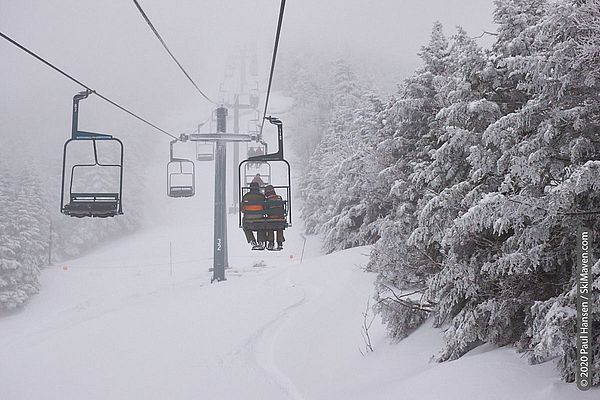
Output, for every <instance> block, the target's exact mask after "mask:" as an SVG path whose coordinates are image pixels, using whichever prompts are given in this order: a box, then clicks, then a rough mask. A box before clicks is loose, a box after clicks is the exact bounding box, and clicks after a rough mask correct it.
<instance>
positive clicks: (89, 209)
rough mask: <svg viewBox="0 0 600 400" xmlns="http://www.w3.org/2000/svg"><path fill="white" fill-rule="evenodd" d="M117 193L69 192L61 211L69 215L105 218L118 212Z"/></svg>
mask: <svg viewBox="0 0 600 400" xmlns="http://www.w3.org/2000/svg"><path fill="white" fill-rule="evenodd" d="M119 202H120V200H119V194H118V193H71V194H70V202H69V203H68V204H65V205H64V206H63V210H62V211H63V213H64V214H66V215H69V216H71V217H76V218H83V217H98V218H107V217H114V216H115V215H118V214H122V213H120V212H119Z"/></svg>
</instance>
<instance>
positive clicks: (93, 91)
mask: <svg viewBox="0 0 600 400" xmlns="http://www.w3.org/2000/svg"><path fill="white" fill-rule="evenodd" d="M0 37H2V38H3V39H5V40H7V41H8V42H10V43H12V44H13V45H15V46H16V47H18V48H19V49H21V50H23V51H24V52H25V53H27V54H29V55H30V56H32V57H34V58H36V59H37V60H38V61H41V62H42V63H44V64H46V65H47V66H49V67H50V68H52V69H53V70H55V71H56V72H58V73H59V74H61V75H63V76H65V77H66V78H68V79H70V80H71V81H73V82H75V83H76V84H78V85H79V86H82V87H84V88H85V89H87V90H89V91H90V92H92V93H94V94H95V95H96V96H98V97H100V98H101V99H102V100H104V101H106V102H108V103H110V104H112V105H113V106H115V107H117V108H118V109H120V110H122V111H125V112H126V113H127V114H129V115H131V116H132V117H134V118H136V119H138V120H140V121H142V122H143V123H145V124H146V125H149V126H151V127H153V128H154V129H156V130H158V131H160V132H162V133H164V134H165V135H168V136H170V137H172V138H174V139H178V138H177V136H175V135H172V134H170V133H169V132H167V131H165V130H164V129H162V128H159V127H158V126H156V125H154V124H153V123H152V122H149V121H148V120H146V119H144V118H142V117H140V116H139V115H137V114H135V113H134V112H133V111H130V110H128V109H127V108H125V107H123V106H121V105H120V104H118V103H116V102H114V101H112V100H111V99H109V98H108V97H106V96H104V95H102V94H100V93H98V92H97V91H95V90H94V89H92V88H90V87H89V86H88V85H86V84H85V83H83V82H81V81H79V80H78V79H76V78H74V77H72V76H71V75H69V74H67V73H66V72H64V71H63V70H61V69H60V68H58V67H57V66H55V65H53V64H52V63H50V62H49V61H46V60H45V59H43V58H42V57H40V56H38V55H37V54H36V53H34V52H33V51H31V50H29V49H28V48H26V47H25V46H23V45H21V44H20V43H18V42H16V41H15V40H13V39H11V38H10V37H8V36H7V35H5V34H4V33H2V32H0Z"/></svg>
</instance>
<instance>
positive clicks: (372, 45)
mask: <svg viewBox="0 0 600 400" xmlns="http://www.w3.org/2000/svg"><path fill="white" fill-rule="evenodd" d="M140 4H141V5H142V7H143V8H144V9H145V11H146V12H147V14H148V16H149V17H150V19H151V20H152V22H153V23H154V25H155V26H156V27H157V29H158V30H159V32H160V33H161V34H162V35H163V37H164V38H165V40H166V42H167V44H168V45H169V46H170V48H171V49H172V51H173V52H174V54H175V55H176V57H177V58H178V59H179V60H180V62H181V63H182V64H183V65H184V67H185V68H186V69H187V70H188V71H189V72H190V74H191V75H192V76H193V79H194V80H195V81H196V82H197V84H198V85H199V86H200V87H201V88H202V89H203V90H204V91H205V92H206V93H207V94H208V96H209V97H211V98H214V99H218V96H219V93H218V89H219V84H220V82H221V81H222V78H223V70H224V68H225V66H226V65H227V63H228V60H229V62H230V61H231V58H232V57H233V56H235V55H236V54H237V53H238V52H239V50H240V49H241V48H243V47H246V48H248V49H256V51H257V52H258V54H259V70H260V76H261V78H262V80H263V81H265V80H266V78H267V67H268V64H269V62H270V60H269V57H270V52H271V48H272V41H273V35H274V31H275V24H276V19H277V13H278V11H279V2H278V1H277V0H249V1H239V0H238V1H228V2H222V1H212V2H208V1H204V2H198V1H191V0H182V1H177V2H165V1H158V0H145V1H140ZM492 9H493V4H492V1H491V0H485V1H481V0H451V1H448V0H426V1H406V0H405V1H399V0H379V1H377V0H376V1H344V0H335V1H327V2H323V1H317V0H303V1H289V2H288V4H287V8H286V14H285V20H284V26H283V32H282V39H281V45H280V56H281V57H282V58H284V57H288V56H290V55H292V54H294V53H295V52H298V51H306V50H310V51H315V52H325V53H331V54H332V56H335V57H338V56H341V57H345V58H347V59H349V60H350V61H351V62H353V63H356V64H360V65H359V68H362V69H363V70H365V71H373V73H374V74H375V75H378V76H372V77H371V78H372V79H374V80H375V81H379V82H381V84H380V87H381V88H382V89H383V90H384V91H385V90H388V91H389V92H391V91H393V90H394V83H395V82H397V81H398V80H399V79H401V78H402V77H403V76H406V74H408V73H409V72H410V71H411V70H412V69H414V68H415V67H416V66H417V65H418V56H417V52H418V50H419V48H420V46H422V45H423V44H424V43H426V41H427V39H428V35H429V32H430V29H431V25H432V23H433V22H434V21H435V20H440V21H441V22H442V23H443V24H444V25H445V27H446V31H447V33H448V34H451V33H452V30H453V27H454V26H455V25H462V26H463V27H464V28H465V29H467V30H468V31H469V32H472V33H473V35H474V36H475V35H478V34H479V33H480V32H481V31H482V30H484V29H485V30H493V25H492V22H491V19H492V17H491V13H492ZM0 27H1V30H2V32H4V33H5V34H7V35H9V36H11V37H12V38H14V39H15V40H17V41H19V42H21V43H22V44H23V45H25V46H26V47H29V48H30V49H31V50H33V51H35V52H38V54H40V55H41V56H42V57H45V58H47V59H48V60H49V61H50V62H53V63H55V64H56V65H57V66H59V67H61V68H64V69H65V71H66V72H68V73H70V74H72V75H73V76H74V77H76V78H78V79H80V80H81V81H83V82H84V83H86V84H87V85H89V86H91V87H92V88H94V89H96V90H98V91H99V92H101V93H103V94H104V95H106V96H108V97H109V98H111V99H113V100H115V101H117V102H119V103H121V104H123V105H124V106H126V107H129V108H130V109H131V110H133V111H134V112H137V113H139V114H140V115H141V116H143V117H145V118H148V119H150V120H151V121H152V122H154V123H156V124H157V125H159V126H161V127H163V128H164V129H166V130H169V131H172V132H174V133H177V134H178V133H180V132H183V131H190V130H192V129H193V127H194V126H195V125H196V124H197V123H198V122H200V121H202V120H204V119H206V118H207V116H208V115H209V114H210V112H211V109H212V108H213V105H211V104H210V103H208V102H207V101H205V100H204V99H203V98H202V97H201V96H200V95H198V93H197V92H195V89H194V88H193V87H192V85H190V84H189V82H188V81H187V80H186V78H185V77H184V76H183V74H181V72H180V71H179V70H178V68H177V66H176V65H175V64H174V63H173V62H172V60H171V59H170V58H169V57H168V56H167V54H166V52H165V51H164V50H163V48H162V47H161V46H160V44H159V42H158V40H156V38H155V37H154V35H153V34H152V33H151V31H150V29H149V27H148V26H147V25H146V23H145V22H144V20H143V19H142V17H141V16H140V14H139V13H138V11H137V9H136V7H135V5H134V4H133V2H132V1H114V0H108V1H102V2H99V1H90V0H86V1H81V0H58V1H52V2H48V1H44V0H27V1H10V0H2V1H0ZM0 59H1V60H2V62H1V63H0V74H1V75H2V79H0V92H1V93H2V96H1V99H0V132H1V133H2V143H3V144H5V145H6V144H7V143H8V142H9V140H11V139H9V137H10V138H13V139H12V140H14V138H16V137H18V138H19V141H18V144H19V148H20V147H30V146H33V147H42V148H48V147H49V148H50V149H52V151H55V150H56V149H59V148H60V146H61V140H62V139H63V138H66V137H67V136H68V132H69V126H70V102H71V97H72V95H73V94H74V93H75V92H77V91H79V90H80V89H81V88H80V87H78V86H77V85H76V84H74V83H72V82H70V81H68V80H67V79H65V78H64V77H62V76H60V75H59V74H57V73H56V72H55V71H52V70H50V69H49V68H48V67H46V66H44V65H42V64H41V63H39V62H38V61H36V60H34V59H33V58H31V57H30V56H28V55H26V54H24V53H23V52H21V51H20V50H18V49H17V48H16V47H14V46H12V45H11V44H9V43H8V42H6V41H4V40H3V41H0ZM276 83H277V71H276V73H275V84H276ZM261 90H262V91H264V85H263V87H262V88H261ZM263 98H264V97H263ZM261 101H262V99H261ZM82 110H88V112H85V111H83V113H82V116H81V118H82V127H85V128H86V129H96V130H104V131H111V132H115V133H116V132H122V133H127V132H132V134H134V133H133V132H135V134H146V135H148V139H149V140H162V139H163V138H164V139H165V140H167V139H168V138H167V137H166V136H161V134H160V133H158V132H156V131H153V130H152V129H151V128H149V127H146V126H144V125H142V124H141V123H139V122H137V121H135V120H134V119H132V118H131V117H129V116H127V115H126V114H124V113H123V112H122V111H120V110H117V109H115V108H114V107H112V106H110V105H108V104H106V103H104V102H103V101H101V100H99V99H97V98H92V99H90V100H87V102H86V103H85V105H84V108H83V109H82ZM91 110H93V112H92V111H91Z"/></svg>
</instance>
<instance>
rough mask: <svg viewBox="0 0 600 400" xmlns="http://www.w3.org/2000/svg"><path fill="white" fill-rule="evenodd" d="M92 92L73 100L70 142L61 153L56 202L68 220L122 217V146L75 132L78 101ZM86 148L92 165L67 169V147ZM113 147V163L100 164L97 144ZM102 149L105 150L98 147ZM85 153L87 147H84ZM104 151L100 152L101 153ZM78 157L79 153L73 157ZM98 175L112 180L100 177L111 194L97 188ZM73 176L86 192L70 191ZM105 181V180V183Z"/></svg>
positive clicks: (109, 139) (101, 136)
mask: <svg viewBox="0 0 600 400" xmlns="http://www.w3.org/2000/svg"><path fill="white" fill-rule="evenodd" d="M91 93H92V92H91V91H89V90H88V91H85V92H81V93H79V94H77V95H75V96H74V97H73V117H72V129H71V138H70V139H69V140H67V141H66V142H65V145H64V150H63V168H62V187H61V200H60V211H61V212H62V213H63V214H65V215H68V216H71V217H77V218H83V217H99V218H106V217H114V216H115V215H119V214H123V207H122V197H123V196H122V193H123V143H122V142H121V141H120V140H119V139H117V138H114V137H112V136H111V135H106V134H101V133H93V132H86V131H80V130H79V129H78V119H79V102H80V100H83V99H86V98H87V97H88V96H89V95H90V94H91ZM75 143H77V144H80V145H83V144H90V143H91V150H92V154H93V162H79V163H74V164H73V165H72V166H71V168H70V169H67V163H68V158H67V156H68V154H71V151H70V150H69V145H71V144H75ZM100 143H103V144H108V143H115V144H116V145H117V148H118V155H117V157H116V160H115V161H113V162H101V159H100V158H99V156H98V153H99V149H98V147H99V144H100ZM102 147H106V146H102ZM88 150H89V147H88ZM103 150H104V149H103ZM77 155H81V153H77ZM85 170H88V172H92V174H88V175H85V173H84V172H83V171H85ZM67 171H68V173H67ZM100 171H110V172H111V173H112V176H108V175H111V174H108V175H107V176H103V175H102V177H103V178H107V177H108V178H109V179H108V181H112V182H105V183H108V184H109V185H110V186H111V188H112V189H111V190H107V189H106V188H102V189H99V188H98V186H99V185H98V180H99V179H95V178H96V177H97V176H99V175H101V174H100V173H99V172H100ZM76 174H78V175H79V177H80V178H82V179H78V180H77V182H78V183H77V184H78V185H81V186H84V188H85V189H87V190H81V189H79V188H78V189H77V190H74V182H75V176H76ZM67 180H68V182H69V188H68V198H67V199H66V202H65V192H66V190H65V189H66V188H65V183H66V181H67ZM105 180H107V179H105ZM80 182H83V184H81V183H80Z"/></svg>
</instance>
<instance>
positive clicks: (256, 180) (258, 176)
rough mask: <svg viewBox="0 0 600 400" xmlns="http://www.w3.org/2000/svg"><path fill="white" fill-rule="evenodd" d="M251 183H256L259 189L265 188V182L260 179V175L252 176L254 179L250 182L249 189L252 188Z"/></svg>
mask: <svg viewBox="0 0 600 400" xmlns="http://www.w3.org/2000/svg"><path fill="white" fill-rule="evenodd" d="M253 183H257V184H258V186H259V187H260V188H261V189H262V188H264V187H265V182H264V181H263V180H262V178H261V177H260V174H256V175H254V178H252V182H250V187H252V184H253Z"/></svg>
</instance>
